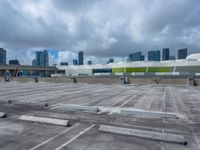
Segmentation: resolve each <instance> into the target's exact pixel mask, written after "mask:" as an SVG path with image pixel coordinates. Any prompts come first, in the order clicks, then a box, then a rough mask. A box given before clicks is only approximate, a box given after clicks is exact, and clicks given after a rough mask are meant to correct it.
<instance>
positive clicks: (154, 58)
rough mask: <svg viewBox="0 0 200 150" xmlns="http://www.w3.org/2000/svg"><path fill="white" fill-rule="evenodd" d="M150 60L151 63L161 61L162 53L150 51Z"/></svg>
mask: <svg viewBox="0 0 200 150" xmlns="http://www.w3.org/2000/svg"><path fill="white" fill-rule="evenodd" d="M148 60H149V61H160V51H159V50H156V51H149V52H148Z"/></svg>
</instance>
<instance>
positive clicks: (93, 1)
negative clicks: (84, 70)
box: [0, 0, 200, 62]
mask: <svg viewBox="0 0 200 150" xmlns="http://www.w3.org/2000/svg"><path fill="white" fill-rule="evenodd" d="M199 14H200V1H199V0H167V1H161V0H84V1H83V0H76V1H75V0H55V1H54V0H6V1H0V35H1V36H0V47H5V48H6V49H9V51H10V52H9V55H10V56H9V57H11V56H14V55H16V54H17V53H19V52H20V53H21V54H22V55H24V57H28V56H29V55H28V54H27V53H28V52H29V51H30V54H32V57H33V56H34V53H33V52H32V50H35V49H48V48H51V49H58V50H60V52H59V53H60V57H59V58H58V59H57V58H54V57H53V56H51V59H52V61H53V62H58V61H61V60H65V59H66V60H70V61H71V60H72V59H71V58H69V57H75V56H77V52H78V51H80V50H82V51H84V53H85V54H86V55H87V57H88V58H89V57H91V58H92V57H95V58H98V59H99V60H102V59H106V58H109V57H126V56H127V55H128V54H129V53H131V52H134V51H139V50H142V51H144V53H145V52H146V51H147V50H150V49H162V48H164V47H169V48H170V49H171V52H172V54H175V53H176V50H177V49H178V48H181V47H187V48H188V49H189V50H190V53H194V52H199V50H200V49H199V47H200V44H199V37H200V19H199ZM11 51H12V53H11ZM23 51H25V53H23ZM66 51H67V52H66ZM70 53H71V54H70ZM75 54H76V55H75ZM65 57H66V58H65ZM101 58H102V59H101ZM20 59H21V58H20ZM95 60H96V59H95ZM22 62H27V61H24V60H22Z"/></svg>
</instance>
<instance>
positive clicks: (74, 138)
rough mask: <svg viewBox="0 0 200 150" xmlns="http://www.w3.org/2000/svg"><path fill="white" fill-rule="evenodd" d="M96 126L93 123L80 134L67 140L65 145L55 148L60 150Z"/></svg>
mask: <svg viewBox="0 0 200 150" xmlns="http://www.w3.org/2000/svg"><path fill="white" fill-rule="evenodd" d="M94 126H95V124H92V125H91V126H89V127H88V128H86V129H85V130H83V131H81V132H80V133H79V134H77V135H76V136H74V137H73V138H72V139H70V140H69V141H67V142H66V143H64V144H63V145H61V146H59V147H58V148H56V149H55V150H60V149H62V148H63V147H65V146H67V145H68V144H70V143H71V142H73V141H74V140H76V139H77V138H78V137H79V136H81V135H82V134H84V133H85V132H87V131H89V130H90V129H91V128H93V127H94Z"/></svg>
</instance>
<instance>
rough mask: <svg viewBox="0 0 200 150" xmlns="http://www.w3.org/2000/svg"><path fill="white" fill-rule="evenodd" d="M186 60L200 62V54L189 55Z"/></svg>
mask: <svg viewBox="0 0 200 150" xmlns="http://www.w3.org/2000/svg"><path fill="white" fill-rule="evenodd" d="M186 59H188V60H200V53H197V54H192V55H189V56H188V57H187V58H186Z"/></svg>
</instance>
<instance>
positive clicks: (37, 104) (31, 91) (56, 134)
mask: <svg viewBox="0 0 200 150" xmlns="http://www.w3.org/2000/svg"><path fill="white" fill-rule="evenodd" d="M199 91H200V87H188V86H172V85H156V84H148V85H142V84H141V85H139V84H137V85H133V84H129V85H117V84H116V85H102V84H83V83H76V84H73V83H33V82H27V83H18V82H16V81H12V82H8V83H6V82H0V112H3V113H7V117H6V118H0V149H3V150H28V149H29V150H36V149H37V150H41V149H44V150H51V149H52V150H53V149H57V150H59V149H66V150H122V149H123V150H133V149H134V150H198V149H200V92H199ZM83 106H84V107H83ZM123 111H131V114H129V115H127V114H123V113H122V112H123ZM168 114H169V117H168V116H167V117H165V116H166V115H168ZM22 115H23V116H24V115H26V116H35V117H44V118H51V119H61V120H69V121H70V124H71V126H69V127H65V126H59V125H56V124H47V123H41V122H39V121H38V122H37V121H26V120H21V119H20V117H21V116H22ZM170 115H171V116H172V117H170ZM173 115H177V118H176V117H173ZM101 125H109V126H111V127H113V129H115V128H114V127H120V128H124V134H118V133H116V132H102V131H100V130H99V127H100V126H101ZM129 129H133V130H134V131H135V130H137V131H139V132H137V135H136V134H134V132H133V133H130V134H129V135H126V132H127V131H130V130H129ZM143 132H145V133H146V132H148V133H149V136H152V137H150V138H147V137H145V136H144V135H143ZM166 133H168V134H170V135H171V134H172V135H173V137H179V136H183V137H184V141H187V143H182V144H181V143H178V142H176V139H175V141H174V142H173V141H166V140H163V139H165V137H166ZM138 134H139V135H138ZM158 134H161V138H158V139H156V138H155V137H153V135H158ZM162 137H163V139H162ZM166 138H167V137H166ZM177 140H178V139H177Z"/></svg>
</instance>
